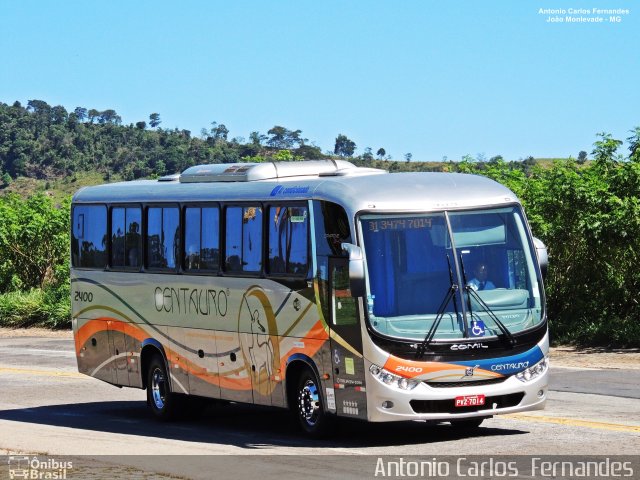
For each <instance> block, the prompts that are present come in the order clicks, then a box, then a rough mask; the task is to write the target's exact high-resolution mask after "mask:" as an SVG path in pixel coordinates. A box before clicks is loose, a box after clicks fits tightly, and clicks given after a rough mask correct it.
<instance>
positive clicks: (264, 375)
mask: <svg viewBox="0 0 640 480" xmlns="http://www.w3.org/2000/svg"><path fill="white" fill-rule="evenodd" d="M71 215H72V232H71V238H72V241H71V257H72V270H71V296H72V317H73V330H74V336H75V348H76V354H77V360H78V368H79V371H80V372H82V373H85V374H87V375H90V376H92V377H95V378H98V379H100V380H104V381H105V382H108V383H111V384H114V385H118V386H128V387H135V388H141V389H146V391H147V401H148V405H149V406H150V408H151V410H152V411H153V413H154V414H155V415H156V416H157V417H159V418H161V419H168V418H171V417H173V416H175V415H176V414H179V413H180V412H181V410H183V409H185V408H188V407H186V406H185V405H186V402H189V401H192V400H195V399H203V398H207V399H218V400H226V401H233V402H245V403H253V404H260V405H271V406H275V407H282V408H289V409H291V410H292V411H294V412H295V413H296V414H297V417H298V420H299V423H300V425H301V426H302V428H303V429H304V430H305V431H306V432H308V433H309V434H312V435H320V434H323V433H326V432H327V429H328V428H329V425H330V423H331V420H332V419H334V418H335V417H349V418H357V419H362V420H368V421H373V422H385V421H401V420H433V421H448V422H451V424H453V425H457V426H463V427H475V426H478V425H480V423H481V422H482V421H483V420H484V419H485V418H489V417H491V416H493V415H496V414H502V413H513V412H520V411H524V410H533V409H540V408H543V407H544V403H545V400H546V395H547V381H548V343H549V340H548V338H549V337H548V328H547V319H546V314H545V305H544V290H543V284H542V275H543V271H544V270H545V268H546V249H545V247H544V245H543V244H542V243H541V242H539V241H538V240H535V239H534V238H533V237H532V235H531V232H530V229H529V226H528V223H527V220H526V218H525V216H524V213H523V211H522V207H521V205H520V203H519V201H518V199H517V198H516V196H515V195H514V194H513V193H512V192H511V191H510V190H509V189H507V188H506V187H504V186H502V185H500V184H498V183H496V182H494V181H492V180H489V179H487V178H484V177H480V176H474V175H463V174H452V173H387V172H384V171H382V170H376V169H367V168H358V167H355V166H354V165H353V164H351V163H349V162H345V161H333V160H326V161H305V162H282V163H255V164H248V163H244V164H216V165H201V166H196V167H191V168H189V169H187V170H185V171H184V172H183V173H182V174H180V175H173V176H168V177H163V178H160V179H158V180H143V181H133V182H122V183H115V184H109V185H100V186H94V187H86V188H83V189H81V190H80V191H78V192H77V193H76V194H75V195H74V197H73V204H72V213H71Z"/></svg>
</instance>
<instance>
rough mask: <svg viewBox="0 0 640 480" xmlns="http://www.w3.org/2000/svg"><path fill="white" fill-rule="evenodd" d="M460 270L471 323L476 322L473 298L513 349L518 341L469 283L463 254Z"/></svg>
mask: <svg viewBox="0 0 640 480" xmlns="http://www.w3.org/2000/svg"><path fill="white" fill-rule="evenodd" d="M460 269H461V270H462V281H463V282H464V288H465V290H466V291H467V302H468V305H469V315H470V317H471V321H472V322H473V321H474V319H473V312H472V310H471V297H472V296H473V298H474V299H475V300H476V301H477V302H478V303H479V304H480V305H481V306H482V308H484V310H485V312H487V314H488V315H489V317H490V318H491V320H493V321H494V322H495V324H496V325H497V326H498V328H499V329H500V331H501V332H502V335H501V336H502V338H503V339H506V340H507V343H508V344H509V346H510V347H513V346H514V345H515V344H516V339H515V337H514V336H513V334H512V333H511V332H510V331H509V329H508V328H507V327H506V325H505V324H504V323H502V320H500V319H499V318H498V316H497V315H496V314H495V313H493V310H491V308H490V307H489V305H487V304H486V302H485V301H484V300H482V298H480V295H478V292H476V291H475V290H474V288H473V287H472V286H471V285H469V284H468V283H467V274H466V272H465V269H464V261H463V260H462V254H460Z"/></svg>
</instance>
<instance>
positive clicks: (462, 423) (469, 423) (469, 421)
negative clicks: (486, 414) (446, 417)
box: [451, 418, 484, 430]
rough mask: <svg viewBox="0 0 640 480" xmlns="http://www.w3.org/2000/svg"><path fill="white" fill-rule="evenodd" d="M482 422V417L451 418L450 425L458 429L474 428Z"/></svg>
mask: <svg viewBox="0 0 640 480" xmlns="http://www.w3.org/2000/svg"><path fill="white" fill-rule="evenodd" d="M482 422H484V418H465V419H461V420H451V425H452V426H454V427H455V428H458V429H460V430H475V429H476V428H478V427H479V426H480V425H481V424H482Z"/></svg>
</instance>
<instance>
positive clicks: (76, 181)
mask: <svg viewBox="0 0 640 480" xmlns="http://www.w3.org/2000/svg"><path fill="white" fill-rule="evenodd" d="M160 125H161V119H160V115H159V114H157V113H154V114H151V115H150V117H149V122H148V123H147V122H146V121H141V122H137V123H135V124H130V125H122V122H121V120H120V117H119V116H118V115H117V113H116V112H115V111H113V110H106V111H102V112H100V111H97V110H95V109H86V108H82V107H78V108H76V109H75V110H74V111H73V112H67V111H66V110H65V109H64V108H63V107H51V106H49V105H48V104H46V102H43V101H41V100H32V101H30V102H29V104H28V105H27V107H23V106H22V105H20V104H19V103H17V102H16V103H15V104H13V105H11V106H9V105H6V104H3V103H0V326H9V327H19V326H35V325H38V326H47V327H50V328H68V327H69V325H70V316H69V312H70V305H69V253H68V245H69V205H70V194H71V193H72V192H73V191H75V190H77V189H78V188H80V187H81V186H83V185H90V184H96V183H102V182H109V181H116V180H122V179H124V180H130V179H135V178H141V177H157V176H160V175H165V174H168V173H174V172H179V171H181V170H184V169H185V168H187V167H188V166H191V165H195V164H200V163H231V162H239V161H269V160H280V161H296V160H301V159H318V158H338V157H339V158H347V159H349V160H350V161H353V162H354V163H356V164H358V165H361V166H368V167H377V168H383V169H386V170H389V171H392V172H395V171H451V172H462V173H474V174H479V175H485V176H488V177H491V178H493V179H495V180H496V181H498V182H500V183H503V184H505V185H507V186H508V187H509V188H511V189H512V190H513V191H514V192H515V193H516V194H517V195H518V197H519V198H520V199H521V200H522V202H523V204H524V206H525V208H526V212H527V215H528V218H529V222H530V223H531V227H532V230H533V232H534V235H535V236H537V237H539V238H540V239H541V240H543V241H544V242H545V244H546V245H547V247H548V250H549V257H550V267H549V272H548V276H547V279H546V282H545V287H546V292H547V301H548V314H549V318H550V326H551V332H552V340H553V341H554V343H575V344H582V345H609V346H618V347H623V346H630V347H638V346H640V269H638V268H637V265H638V257H639V252H640V127H637V128H635V129H634V130H633V131H632V132H631V135H630V137H629V138H628V139H627V145H628V150H627V149H626V148H624V147H623V142H622V141H621V140H619V139H614V138H612V136H611V135H608V134H606V133H601V134H599V135H598V136H597V138H596V142H595V143H594V147H593V151H592V152H591V153H590V155H589V154H587V152H584V151H581V152H580V153H579V154H578V156H577V158H576V159H572V158H569V159H534V158H532V157H528V158H525V159H524V160H519V161H506V160H504V159H503V158H502V157H500V156H496V157H493V158H490V159H485V158H482V157H481V156H480V157H476V158H472V157H470V156H468V157H464V158H463V159H462V161H460V162H452V161H449V160H447V159H443V160H442V161H440V162H416V161H412V155H411V154H410V153H407V154H405V155H404V158H403V159H402V160H400V161H394V160H392V159H391V158H390V157H389V156H388V155H387V154H386V151H385V149H384V148H382V147H380V148H378V149H377V150H374V149H372V148H369V147H366V148H364V150H363V152H362V154H360V155H358V156H356V155H355V152H356V150H357V146H356V145H355V143H354V142H353V141H352V140H350V139H349V138H348V137H347V136H346V135H344V134H339V135H338V136H337V137H336V144H335V148H334V151H333V152H324V153H323V152H321V150H320V148H319V147H317V146H315V145H314V144H313V143H312V142H309V140H308V139H305V138H303V137H302V132H301V131H300V130H289V129H287V128H285V127H281V126H274V127H273V128H272V129H270V130H269V131H268V132H267V133H266V134H261V133H259V132H251V134H250V138H249V140H248V141H245V139H243V138H233V139H229V138H228V130H227V128H226V127H225V125H223V124H218V123H216V122H213V123H212V125H211V128H209V129H203V130H202V131H201V132H200V134H199V136H193V135H192V134H191V132H188V131H186V130H178V129H174V130H163V129H162V128H161V127H160Z"/></svg>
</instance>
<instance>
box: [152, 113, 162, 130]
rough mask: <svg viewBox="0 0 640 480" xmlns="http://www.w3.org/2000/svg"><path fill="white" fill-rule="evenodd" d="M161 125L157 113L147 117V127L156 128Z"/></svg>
mask: <svg viewBox="0 0 640 480" xmlns="http://www.w3.org/2000/svg"><path fill="white" fill-rule="evenodd" d="M161 123H162V120H160V114H159V113H152V114H151V115H149V125H150V126H151V128H156V127H158V126H159V125H160V124H161Z"/></svg>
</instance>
